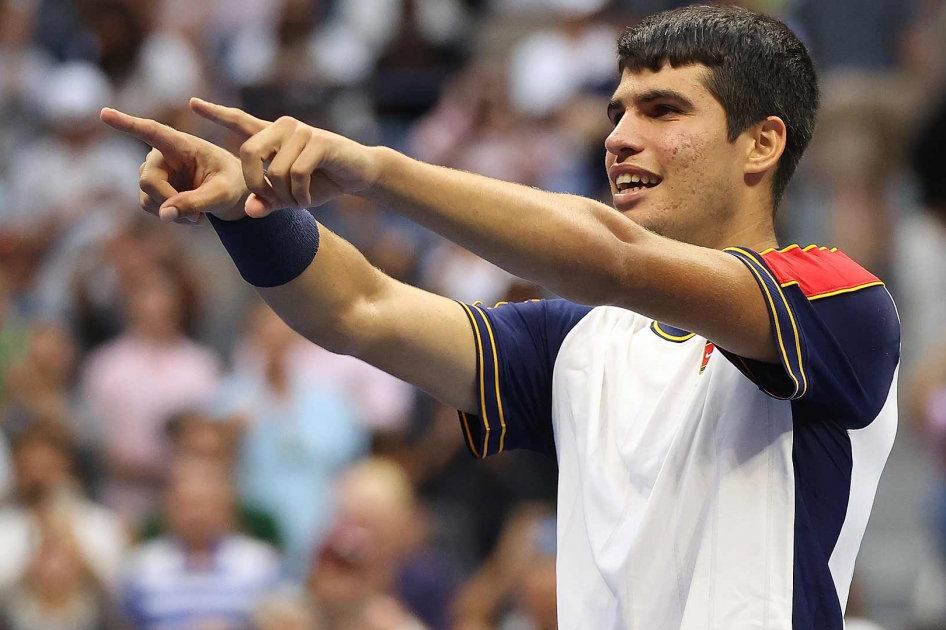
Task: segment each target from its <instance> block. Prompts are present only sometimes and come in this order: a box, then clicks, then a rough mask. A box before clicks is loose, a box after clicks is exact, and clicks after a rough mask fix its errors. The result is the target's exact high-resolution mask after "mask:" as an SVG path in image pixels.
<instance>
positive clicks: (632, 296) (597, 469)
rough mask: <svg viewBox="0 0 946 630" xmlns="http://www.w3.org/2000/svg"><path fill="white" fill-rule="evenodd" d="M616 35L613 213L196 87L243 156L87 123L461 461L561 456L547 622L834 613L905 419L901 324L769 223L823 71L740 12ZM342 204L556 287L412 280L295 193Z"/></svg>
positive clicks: (676, 17)
mask: <svg viewBox="0 0 946 630" xmlns="http://www.w3.org/2000/svg"><path fill="white" fill-rule="evenodd" d="M618 51H619V67H620V70H621V80H620V84H619V85H618V87H617V90H616V91H615V93H614V96H613V98H612V99H611V103H610V104H609V105H608V111H607V114H608V116H609V117H610V119H611V122H612V123H613V125H614V130H613V131H612V133H611V134H610V136H609V137H608V138H607V141H606V143H605V148H606V150H607V153H606V160H605V161H606V166H607V171H608V175H609V177H610V180H611V192H612V194H613V202H614V205H613V207H612V206H608V205H604V204H601V203H598V202H596V201H592V200H590V199H585V198H582V197H576V196H570V195H561V194H552V193H548V192H543V191H540V190H535V189H531V188H527V187H524V186H519V185H516V184H511V183H506V182H501V181H497V180H492V179H488V178H484V177H480V176H477V175H472V174H468V173H462V172H457V171H453V170H449V169H446V168H440V167H436V166H431V165H428V164H423V163H420V162H417V161H414V160H411V159H409V158H408V157H405V156H404V155H401V154H398V153H396V152H395V151H393V150H390V149H386V148H383V147H365V146H362V145H360V144H358V143H356V142H354V141H352V140H349V139H346V138H343V137H340V136H338V135H334V134H331V133H329V132H326V131H323V130H320V129H314V128H312V127H309V126H307V125H304V124H302V123H301V122H299V121H297V120H293V119H291V118H282V119H280V120H278V121H276V122H275V123H272V124H270V123H267V122H264V121H261V120H258V119H256V118H253V117H252V116H249V115H247V114H245V113H243V112H241V111H239V110H236V109H232V108H225V107H220V106H217V105H213V104H210V103H206V102H204V101H199V100H195V101H193V102H192V108H193V109H194V111H196V112H197V113H198V114H200V115H202V116H204V117H206V118H209V119H210V120H213V121H215V122H218V123H220V124H222V125H224V126H226V127H228V128H229V129H232V130H234V131H236V132H237V133H240V134H242V135H243V136H244V137H245V138H246V142H245V144H243V146H242V148H241V150H240V159H239V160H238V159H236V158H235V157H233V156H231V155H230V154H229V153H227V152H225V151H223V150H222V149H219V148H217V147H215V146H214V145H212V144H210V143H207V142H205V141H203V140H200V139H198V138H194V137H192V136H188V135H185V134H182V133H179V132H177V131H174V130H172V129H170V128H168V127H164V126H161V125H158V124H157V123H154V122H152V121H147V120H142V119H136V118H133V117H130V116H127V115H125V114H121V113H119V112H116V111H114V110H105V111H104V112H103V115H102V116H103V119H104V120H105V121H106V122H107V123H108V124H110V125H112V126H113V127H115V128H117V129H120V130H122V131H125V132H128V133H131V134H132V135H135V136H137V137H138V138H141V139H142V140H144V141H145V142H148V143H149V144H151V146H153V147H154V148H155V150H154V151H152V152H151V153H150V154H149V156H148V159H147V161H146V162H145V164H144V165H143V166H142V177H141V190H142V205H143V207H144V208H145V209H146V210H148V211H150V212H152V213H155V214H158V215H160V216H161V218H162V219H164V220H178V221H181V220H193V219H195V218H196V217H199V216H200V215H201V214H208V215H210V222H211V223H212V224H213V226H214V228H215V229H216V231H217V233H218V234H219V236H220V239H221V241H222V242H223V244H224V246H225V247H226V248H227V250H228V252H229V253H230V255H231V257H232V259H233V260H234V262H235V263H236V266H237V268H238V269H239V271H240V273H241V274H242V275H243V277H244V278H245V279H246V280H247V281H249V282H250V283H252V284H253V285H254V286H256V287H258V288H259V292H260V294H261V295H262V296H263V297H264V298H265V299H266V301H267V302H268V303H269V304H270V305H271V306H272V307H273V308H274V309H275V310H276V311H277V312H278V313H279V315H280V316H281V317H282V318H283V319H285V320H286V321H287V322H288V323H289V324H290V325H292V326H293V327H294V328H295V329H296V330H298V331H299V332H301V333H302V334H303V335H305V336H306V337H308V338H309V339H311V340H312V341H314V342H316V343H318V344H320V345H322V346H325V347H327V348H329V349H331V350H334V351H336V352H342V353H346V354H351V355H354V356H357V357H360V358H362V359H364V360H365V361H368V362H369V363H372V364H374V365H376V366H378V367H380V368H382V369H384V370H387V371H388V372H390V373H392V374H394V375H396V376H398V377H400V378H402V379H405V380H407V381H410V382H412V383H415V384H416V385H418V386H419V387H422V388H423V389H425V390H426V391H428V392H429V393H431V394H432V395H433V396H435V397H437V398H439V399H440V400H442V401H444V402H445V403H447V404H450V405H454V406H456V407H457V408H458V409H460V424H461V427H462V432H463V435H464V438H465V440H466V443H467V446H468V447H469V450H470V452H471V453H472V454H473V455H474V456H476V457H485V456H487V455H491V454H495V453H500V452H502V451H503V450H507V449H514V448H527V449H533V450H536V451H540V452H543V453H546V454H548V455H549V456H551V457H555V458H556V459H557V461H558V465H559V470H560V482H559V501H558V534H557V535H558V560H557V562H558V614H559V622H560V623H559V627H560V628H562V630H577V629H579V628H581V629H588V628H594V629H596V630H598V629H600V630H618V629H635V630H637V629H640V630H674V629H678V628H680V629H686V630H709V629H717V630H743V629H746V630H747V629H755V628H759V629H769V630H776V629H789V628H793V629H795V630H841V629H842V628H843V615H844V609H845V605H846V603H847V598H848V590H849V587H850V582H851V575H852V572H853V569H854V561H855V557H856V556H857V551H858V547H859V546H860V543H861V539H862V537H863V534H864V530H865V528H866V526H867V520H868V515H869V513H870V509H871V505H872V503H873V499H874V494H875V490H876V487H877V483H878V479H879V477H880V474H881V470H882V469H883V467H884V463H885V461H886V459H887V456H888V454H889V452H890V449H891V446H892V444H893V440H894V435H895V433H896V426H897V410H896V382H897V367H898V363H899V345H900V341H899V339H900V329H899V322H898V318H897V313H896V309H895V307H894V304H893V301H892V300H891V298H890V295H889V294H888V292H887V290H886V289H885V288H884V285H883V283H882V282H881V281H880V280H878V279H877V278H876V277H875V276H873V275H871V274H870V273H869V272H867V271H866V270H864V269H863V268H861V267H860V266H858V265H857V264H856V263H855V262H853V261H852V260H851V259H850V258H848V257H847V256H845V255H844V254H843V253H842V252H839V251H836V250H834V249H827V248H825V247H816V246H808V247H804V248H802V247H798V246H796V245H789V246H788V247H781V248H779V245H778V243H777V242H776V237H775V231H774V225H773V217H774V215H775V212H776V208H777V207H778V206H779V202H780V200H781V199H782V196H783V194H784V192H785V188H786V186H787V184H788V182H789V180H790V179H791V177H792V173H793V171H794V170H795V167H796V164H797V163H798V160H799V158H800V157H801V155H802V153H803V151H804V150H805V147H806V145H807V144H808V141H809V139H810V137H811V134H812V130H813V128H814V124H815V118H816V111H817V106H818V87H817V81H816V77H815V72H814V69H813V66H812V62H811V60H810V58H809V56H808V54H807V52H806V50H805V48H804V46H803V45H802V44H801V43H800V42H799V41H798V39H797V38H796V37H795V36H794V35H793V34H792V32H791V31H790V30H789V29H788V28H787V27H786V26H785V25H784V24H782V23H780V22H778V21H776V20H774V19H772V18H769V17H765V16H762V15H759V14H755V13H751V12H749V11H746V10H743V9H738V8H733V7H689V8H684V9H680V10H675V11H672V12H666V13H661V14H657V15H654V16H652V17H650V18H648V19H646V20H644V21H643V22H642V23H640V24H639V25H637V26H635V27H633V28H631V29H629V30H628V31H627V32H626V33H625V34H624V35H623V36H622V37H621V38H620V41H619V45H618ZM267 164H268V168H267V167H266V165H267ZM342 194H353V195H360V196H363V197H366V198H368V199H371V200H373V201H375V202H377V203H379V204H381V205H383V206H386V207H388V208H393V209H395V210H397V211H399V212H401V213H402V214H403V215H405V216H406V217H409V218H410V219H413V220H414V221H416V222H418V223H420V224H423V225H425V226H427V227H429V228H431V229H433V230H435V231H437V232H439V233H440V234H442V235H444V236H445V237H447V238H449V239H452V240H454V241H456V242H457V243H460V244H461V245H463V246H464V247H467V248H469V249H471V250H472V251H474V252H477V253H478V254H480V255H482V256H483V257H485V258H487V259H489V260H491V261H493V262H495V263H496V264H498V265H500V266H502V267H504V268H506V269H507V270H509V271H510V272H512V273H514V274H517V275H519V276H522V277H524V278H529V279H532V280H535V281H536V282H539V283H541V284H543V285H544V286H546V287H548V288H549V289H550V290H552V291H554V292H555V293H557V294H559V295H561V296H563V297H565V298H566V299H565V300H546V301H534V302H527V303H522V304H502V305H498V306H496V307H494V308H484V307H482V306H479V305H468V304H459V303H456V302H453V301H450V300H448V299H445V298H442V297H439V296H436V295H432V294H430V293H426V292H424V291H421V290H419V289H416V288H413V287H410V286H406V285H404V284H400V283H398V282H396V281H394V280H392V279H390V278H388V277H386V276H385V275H384V274H383V273H382V272H380V271H379V270H378V269H375V268H373V267H372V266H371V265H370V264H369V263H368V262H367V261H366V260H365V259H364V258H363V257H362V255H361V254H360V253H359V252H357V251H356V250H355V249H354V248H353V247H352V246H351V245H349V244H348V243H346V242H345V241H343V240H342V239H340V238H339V237H338V236H336V235H334V234H332V233H331V232H329V231H328V230H327V229H325V228H324V227H322V226H320V225H318V224H317V223H316V221H315V220H314V219H313V218H312V215H311V214H309V213H308V212H305V211H302V210H298V209H294V208H308V207H312V206H318V205H321V204H323V203H325V202H327V201H329V200H330V199H332V198H334V197H337V196H339V195H342Z"/></svg>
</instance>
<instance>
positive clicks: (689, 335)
mask: <svg viewBox="0 0 946 630" xmlns="http://www.w3.org/2000/svg"><path fill="white" fill-rule="evenodd" d="M654 330H655V331H657V334H658V335H660V336H661V337H663V338H664V339H669V340H670V341H686V340H687V339H690V338H692V337H695V336H696V333H687V334H686V335H671V334H670V333H667V332H664V331H663V330H662V329H661V328H660V323H659V322H654Z"/></svg>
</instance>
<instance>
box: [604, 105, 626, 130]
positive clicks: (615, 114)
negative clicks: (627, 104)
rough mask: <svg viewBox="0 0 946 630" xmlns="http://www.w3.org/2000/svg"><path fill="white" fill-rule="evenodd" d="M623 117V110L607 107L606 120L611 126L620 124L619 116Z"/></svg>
mask: <svg viewBox="0 0 946 630" xmlns="http://www.w3.org/2000/svg"><path fill="white" fill-rule="evenodd" d="M623 115H624V110H623V109H621V108H620V107H609V108H608V120H610V121H611V125H612V126H614V127H617V126H618V123H619V122H621V116H623Z"/></svg>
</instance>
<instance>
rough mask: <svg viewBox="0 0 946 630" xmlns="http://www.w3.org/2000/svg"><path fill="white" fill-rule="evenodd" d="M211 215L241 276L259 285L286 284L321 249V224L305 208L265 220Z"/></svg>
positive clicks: (278, 213)
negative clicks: (222, 218)
mask: <svg viewBox="0 0 946 630" xmlns="http://www.w3.org/2000/svg"><path fill="white" fill-rule="evenodd" d="M208 217H209V218H210V224H211V225H212V226H213V227H214V230H216V232H217V236H219V237H220V242H221V243H223V246H224V247H225V248H226V249H227V253H229V254H230V258H232V259H233V262H234V264H236V268H237V269H238V270H239V272H240V275H241V276H243V279H244V280H246V281H247V282H249V283H250V284H252V285H253V286H255V287H278V286H280V285H283V284H286V283H287V282H289V281H290V280H292V279H294V278H296V277H298V276H299V275H300V274H301V273H302V272H303V271H305V270H306V268H307V267H308V266H309V265H310V264H312V261H313V260H314V259H315V254H316V252H318V251H319V224H318V223H316V221H315V217H313V216H312V215H311V214H309V213H308V212H306V211H305V210H277V211H276V212H274V213H272V214H270V215H269V216H266V217H263V218H262V219H251V218H249V217H247V218H245V219H240V220H239V221H223V220H221V219H218V218H216V217H214V216H212V215H208Z"/></svg>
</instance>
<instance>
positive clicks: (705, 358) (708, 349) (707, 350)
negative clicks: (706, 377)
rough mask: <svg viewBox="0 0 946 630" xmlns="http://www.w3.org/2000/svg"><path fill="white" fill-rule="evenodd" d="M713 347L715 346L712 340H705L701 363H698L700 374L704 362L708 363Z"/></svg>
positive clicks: (704, 364) (704, 367)
mask: <svg viewBox="0 0 946 630" xmlns="http://www.w3.org/2000/svg"><path fill="white" fill-rule="evenodd" d="M715 348H716V346H715V344H713V342H712V341H707V342H706V345H705V346H704V347H703V363H701V364H700V374H702V373H703V371H704V370H705V369H706V364H707V363H709V360H710V356H711V355H712V354H713V350H714V349H715Z"/></svg>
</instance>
